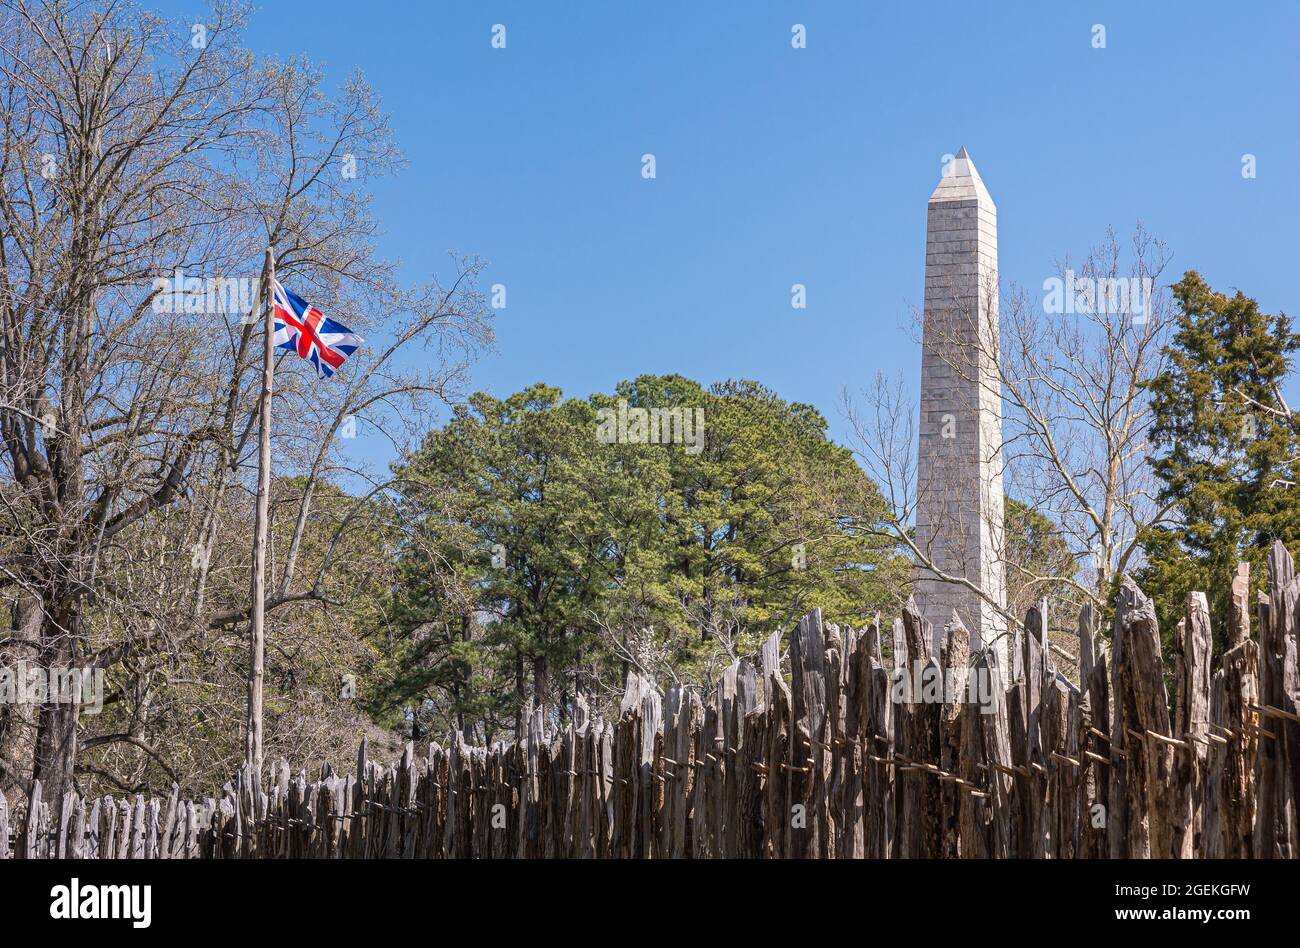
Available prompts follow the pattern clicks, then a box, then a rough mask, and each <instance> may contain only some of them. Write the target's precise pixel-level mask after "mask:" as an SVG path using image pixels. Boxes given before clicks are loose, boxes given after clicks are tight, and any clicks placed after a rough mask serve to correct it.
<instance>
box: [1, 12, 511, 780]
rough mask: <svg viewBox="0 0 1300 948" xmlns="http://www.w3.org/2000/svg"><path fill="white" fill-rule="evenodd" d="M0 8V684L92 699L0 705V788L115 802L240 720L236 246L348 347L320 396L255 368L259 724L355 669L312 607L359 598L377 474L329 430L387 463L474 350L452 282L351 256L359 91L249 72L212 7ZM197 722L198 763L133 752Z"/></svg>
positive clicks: (298, 380)
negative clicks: (264, 524) (41, 680)
mask: <svg viewBox="0 0 1300 948" xmlns="http://www.w3.org/2000/svg"><path fill="white" fill-rule="evenodd" d="M0 10H3V17H0V20H2V23H0V76H2V77H3V83H4V85H3V89H2V90H0V128H2V129H3V133H4V135H3V145H2V146H0V148H2V150H0V177H2V178H3V185H4V187H3V195H2V196H0V222H3V228H2V230H3V233H2V234H0V334H3V341H2V343H0V345H2V347H3V348H2V350H0V437H3V455H2V456H0V457H2V462H0V463H2V466H3V477H4V483H3V484H0V502H2V504H0V518H2V519H0V564H2V565H3V567H4V572H3V573H2V574H0V576H3V579H4V583H5V589H4V592H5V595H6V596H7V598H8V599H9V601H10V602H11V603H12V609H13V629H14V631H13V632H11V633H10V634H9V635H8V636H6V637H4V638H2V639H0V665H5V666H10V665H13V664H15V663H18V662H23V661H29V662H34V663H40V664H41V665H43V666H45V667H47V668H53V667H77V666H93V667H95V668H97V669H100V670H103V671H105V672H106V673H107V674H108V677H109V686H110V687H109V693H108V695H107V697H106V706H107V710H106V712H105V714H104V715H103V717H102V718H99V719H96V720H95V721H93V722H92V721H89V720H85V719H83V718H82V717H81V715H80V713H79V706H78V705H77V704H76V703H58V702H48V703H46V704H43V705H40V706H39V707H38V708H25V707H17V708H11V707H6V708H4V709H3V710H0V783H4V784H8V785H10V786H21V787H24V788H25V787H26V786H27V785H28V783H29V781H30V779H32V778H36V779H41V780H42V781H43V782H44V783H45V786H46V794H47V797H48V798H52V799H59V795H60V794H61V793H62V791H63V790H64V789H66V788H67V787H68V786H69V785H70V784H71V783H73V782H74V781H75V780H76V779H77V775H78V773H81V774H88V775H90V776H92V777H94V778H95V779H101V780H104V781H106V782H108V783H110V784H115V785H117V786H119V787H124V786H135V785H138V783H139V781H141V780H148V779H156V778H159V777H161V778H162V779H167V780H170V779H174V777H176V776H179V777H181V778H189V777H192V776H193V775H194V774H195V773H197V772H199V771H201V770H202V769H203V767H205V766H219V767H228V766H229V765H230V764H231V763H233V762H234V761H237V760H238V755H237V754H234V755H231V750H232V747H230V746H228V745H227V744H226V742H225V734H226V733H227V732H228V733H230V734H233V735H235V736H238V734H239V731H240V729H241V725H240V724H237V723H230V722H227V723H224V724H220V723H217V722H221V721H224V720H225V719H224V715H225V714H226V711H227V709H228V708H229V707H232V706H233V707H238V706H239V705H240V704H241V703H242V702H241V701H240V699H239V698H238V697H236V695H237V692H236V691H232V690H231V689H232V687H233V685H234V683H235V682H236V681H238V680H239V679H240V678H241V677H242V676H241V675H239V674H235V673H234V672H235V671H236V670H237V669H238V667H239V666H240V665H241V664H242V662H244V661H246V659H245V658H244V656H243V655H242V652H241V649H240V646H241V645H242V639H241V637H240V635H239V631H240V626H241V624H242V623H244V622H246V620H247V616H248V607H249V602H248V582H247V577H248V541H247V536H248V525H249V522H250V518H251V500H250V495H251V490H250V488H251V486H252V481H251V478H250V461H252V460H254V459H253V458H252V457H251V456H250V450H251V448H252V447H253V445H252V433H253V432H254V430H255V424H256V413H255V408H256V398H257V373H256V368H257V366H258V364H259V362H260V359H259V355H260V353H259V351H258V342H259V341H260V337H259V336H258V332H259V326H258V324H257V320H256V314H257V311H258V310H257V301H256V300H254V299H249V298H248V294H246V293H244V292H242V289H241V288H246V287H251V286H255V285H256V275H257V273H258V271H259V269H260V264H259V261H260V258H261V255H262V253H263V249H264V248H265V247H267V246H271V247H273V248H274V250H275V253H276V256H277V259H278V261H279V267H278V273H279V278H280V279H281V281H282V282H285V283H287V284H290V285H291V286H294V287H295V288H297V289H298V291H299V292H300V293H301V294H302V295H304V296H306V297H308V298H310V299H311V300H312V302H313V303H315V304H316V305H317V306H318V307H319V308H321V309H322V310H324V311H326V312H328V313H330V314H331V315H332V316H335V317H336V318H338V319H339V320H340V321H343V322H345V323H347V324H348V325H350V326H352V327H353V328H355V329H356V330H357V331H358V332H360V333H361V334H362V335H363V336H365V337H366V338H367V339H368V340H369V342H368V344H367V346H366V347H364V348H363V349H362V350H361V351H359V352H358V353H357V354H356V355H355V356H354V357H353V359H352V360H351V361H350V362H349V364H348V365H347V366H346V367H345V368H344V370H343V371H342V372H341V373H340V374H339V375H338V376H336V377H335V378H334V379H331V380H329V381H327V382H322V381H319V380H317V379H316V378H315V377H314V373H311V371H310V366H308V365H306V364H303V363H300V362H298V361H297V360H296V359H292V361H286V359H282V360H281V362H280V365H279V366H278V372H277V383H276V391H275V403H274V409H273V417H274V418H275V419H277V421H276V423H275V424H274V425H273V428H274V442H273V443H274V456H275V462H276V469H275V482H274V483H275V490H274V496H273V498H272V502H273V515H272V516H273V523H272V534H271V536H272V547H273V549H272V558H271V566H272V568H273V571H274V573H273V575H274V577H275V578H274V579H273V582H272V588H273V589H275V590H276V594H275V595H273V596H272V597H271V599H270V601H269V602H268V612H270V613H272V614H274V615H275V617H276V622H275V623H272V625H271V628H270V629H269V634H268V653H269V655H270V656H271V660H272V661H273V662H275V663H276V664H277V667H278V668H280V669H282V670H283V674H282V675H281V680H279V681H277V687H278V688H279V689H280V690H281V691H282V693H283V694H284V695H285V696H286V700H298V698H295V697H294V696H299V697H300V698H301V699H302V700H308V701H311V702H314V703H318V700H319V699H317V698H314V697H310V696H308V695H307V693H306V692H304V691H303V684H302V680H301V677H302V676H306V675H312V676H315V680H319V679H321V678H323V677H325V676H327V675H329V674H336V672H332V671H331V669H330V664H331V663H332V662H335V661H347V662H351V661H353V660H361V658H362V656H360V655H359V653H358V652H357V649H358V648H359V647H360V646H358V643H357V641H356V640H355V639H354V640H351V641H342V640H340V639H339V638H338V637H337V635H336V634H335V633H334V631H333V630H334V629H335V628H336V627H337V623H338V611H343V612H346V613H349V614H352V613H356V612H357V610H358V609H361V608H362V606H361V605H360V604H359V603H357V602H356V601H355V599H356V597H357V596H358V595H361V594H362V593H363V591H365V590H369V592H366V593H365V595H378V594H380V593H381V592H382V589H383V582H384V579H385V573H384V570H385V569H386V568H387V567H386V563H385V558H384V557H383V556H381V555H378V554H380V553H382V550H378V549H374V547H375V545H376V544H382V543H383V542H385V541H383V539H382V537H383V536H384V529H385V528H386V524H385V521H386V518H387V517H388V516H389V515H390V514H391V505H390V504H388V503H387V502H386V500H385V498H384V494H383V492H384V485H385V478H384V477H382V476H377V475H376V474H375V473H374V472H371V471H368V470H364V469H361V468H357V467H356V466H355V465H353V464H351V463H349V461H348V459H347V458H346V457H345V452H343V451H342V450H341V449H340V446H339V444H338V435H339V433H340V431H349V433H350V430H351V426H352V425H353V424H356V423H357V421H359V422H360V423H361V424H365V425H369V426H372V427H373V428H374V430H377V431H381V432H383V433H384V434H385V435H386V436H388V437H390V438H392V439H393V440H395V441H397V442H398V443H400V442H401V441H402V439H403V438H404V437H406V436H407V435H408V434H409V430H410V429H411V428H413V427H415V426H418V425H420V424H421V423H422V420H423V419H424V418H425V417H427V414H428V412H430V411H432V410H436V408H437V406H438V405H440V404H443V403H445V402H446V401H447V400H449V399H452V398H454V397H456V395H457V393H458V391H459V387H460V383H461V381H462V379H463V375H464V371H465V367H466V365H467V364H468V361H469V360H470V358H472V356H473V354H474V352H475V351H476V350H477V349H478V348H480V347H481V346H483V345H486V344H489V343H490V339H491V334H490V329H489V328H488V321H487V316H488V311H487V307H486V306H485V304H484V301H483V299H482V297H481V294H480V293H479V292H478V290H477V285H476V282H475V281H476V278H477V277H478V275H479V273H480V272H481V269H482V264H481V263H480V262H479V261H476V260H472V259H471V260H459V259H457V260H456V263H455V272H454V274H453V276H452V278H451V279H450V280H449V281H447V282H446V283H445V284H443V283H440V282H439V281H437V280H436V279H435V280H433V281H432V282H430V284H429V285H428V286H426V287H422V288H416V289H407V288H403V287H402V286H400V285H399V284H398V282H397V280H396V278H395V275H394V274H395V267H394V266H393V265H392V264H391V263H388V262H385V261H383V260H381V259H379V258H378V257H377V256H376V254H375V251H374V247H373V243H374V239H375V236H376V234H377V223H376V221H375V220H374V218H373V216H372V214H371V212H370V206H369V197H368V194H367V192H366V189H365V187H364V184H365V181H366V180H369V179H372V178H374V177H376V176H379V175H382V174H385V173H388V172H390V171H392V170H394V169H396V168H398V167H399V166H400V164H401V156H400V154H399V153H398V152H397V150H396V148H395V147H394V145H393V143H392V139H391V135H390V131H389V127H388V122H387V119H386V117H385V116H384V115H383V113H382V112H381V111H380V110H379V108H378V106H377V104H376V99H375V97H374V95H373V93H372V92H371V91H370V90H369V89H368V87H367V86H366V84H365V82H364V81H363V80H362V79H361V77H359V76H356V77H353V78H351V79H349V80H348V81H347V82H346V83H345V84H344V85H343V86H342V88H341V89H340V91H339V92H338V93H337V94H333V95H331V94H329V93H327V92H326V91H325V88H324V84H323V77H322V75H321V74H320V72H319V70H317V69H315V68H313V67H312V66H311V65H310V64H308V63H307V62H305V61H302V60H294V61H290V62H275V61H260V60H258V59H257V58H256V57H255V56H254V55H253V54H251V53H250V52H248V51H247V50H246V49H244V48H243V47H242V46H241V45H240V32H241V30H242V28H243V27H244V25H245V23H246V19H247V15H248V8H247V6H246V5H245V4H244V3H240V2H229V3H228V2H221V0H218V2H214V3H213V4H212V5H211V7H210V9H209V10H208V11H207V13H206V14H205V16H204V18H203V22H202V23H200V24H192V23H190V22H188V21H186V22H175V23H173V22H168V21H166V20H164V19H162V18H160V17H158V16H155V15H153V14H151V13H148V12H145V11H142V10H141V9H139V8H138V7H136V6H135V5H134V4H133V3H129V2H112V0H104V2H80V0H0ZM200 27H201V29H200ZM195 284H197V289H196V286H195ZM214 287H215V292H214ZM177 288H179V289H180V290H181V292H176V290H177ZM223 294H225V295H223ZM250 317H252V318H250ZM419 347H423V349H424V352H422V353H421V355H420V358H419V359H418V360H411V359H407V358H404V357H403V356H401V355H400V353H402V352H404V351H406V350H409V349H413V348H419ZM286 358H290V359H291V358H292V357H288V356H287V354H286ZM342 482H348V483H351V484H356V483H360V484H362V485H367V486H364V487H363V491H362V496H360V497H349V496H347V495H346V494H344V493H343V492H341V491H340V490H339V489H338V488H337V486H334V485H337V484H338V483H342ZM327 484H328V485H330V489H329V490H328V491H326V494H325V495H322V489H323V485H327ZM322 498H324V499H322ZM286 511H287V513H286ZM277 514H278V515H279V517H280V520H281V523H280V524H279V525H277V524H276V523H275V522H274V518H275V516H276V515H277ZM286 518H287V523H288V524H292V525H293V526H292V528H291V529H288V530H286V528H285V520H286ZM309 539H310V540H311V542H310V543H309V542H308V540H309ZM388 559H391V557H389V558H388ZM340 564H347V568H345V569H340V568H337V567H339V565H340ZM304 576H305V577H306V578H305V581H304V580H300V577H304ZM306 609H316V610H323V609H335V610H336V614H335V616H334V617H333V618H330V619H329V620H328V621H321V620H320V619H319V618H317V617H316V616H315V615H314V614H312V613H309V612H304V610H306ZM291 630H292V631H291ZM304 630H311V633H312V634H311V635H310V636H309V637H307V638H306V640H305V641H306V642H307V643H308V647H304V640H303V632H304ZM310 648H314V649H315V654H310ZM345 667H346V666H345ZM200 709H201V710H200ZM336 710H337V713H339V714H346V713H347V711H346V708H343V707H340V708H338V709H336ZM290 717H291V716H290V715H288V714H286V715H284V719H285V720H286V721H287V720H288V719H289V718H290ZM200 720H201V721H202V722H204V723H205V725H206V724H212V725H214V726H213V727H212V730H211V732H210V733H211V734H212V736H213V740H214V741H216V742H219V743H214V744H212V745H211V746H210V747H208V748H207V749H208V750H209V751H210V752H211V753H210V754H209V760H207V761H203V760H201V758H202V757H203V748H202V746H201V744H202V742H201V741H196V742H195V744H196V747H192V748H180V747H177V746H174V745H169V743H168V742H166V741H162V740H158V739H156V738H157V737H158V736H159V735H165V734H169V733H175V732H176V730H177V729H182V730H184V729H186V728H188V729H189V730H190V731H191V732H194V731H196V730H198V726H197V725H196V722H197V721H200ZM237 720H238V717H236V718H234V719H232V721H237ZM286 727H287V728H288V731H286V733H285V734H284V735H283V737H284V738H285V739H286V740H289V741H291V742H292V741H311V740H319V739H320V735H319V734H317V733H311V727H310V725H309V724H308V723H307V722H300V723H297V724H287V725H286ZM83 736H84V737H85V740H84V741H83V740H80V738H81V737H83ZM272 737H273V743H274V741H275V740H277V739H278V738H277V737H276V736H274V735H273V736H272ZM238 743H242V742H238V741H237V742H235V746H237V745H238ZM79 747H84V748H85V750H86V751H87V752H88V754H89V755H90V757H91V758H93V760H90V759H85V760H82V759H81V756H82V755H79ZM150 774H153V775H154V777H153V778H151V777H150V776H149V775H150Z"/></svg>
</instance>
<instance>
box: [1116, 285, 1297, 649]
mask: <svg viewBox="0 0 1300 948" xmlns="http://www.w3.org/2000/svg"><path fill="white" fill-rule="evenodd" d="M1173 291H1174V297H1175V299H1176V300H1177V301H1178V304H1179V308H1180V313H1179V316H1178V323H1177V325H1178V329H1177V333H1176V335H1175V336H1174V339H1173V342H1172V343H1171V345H1170V346H1169V348H1168V349H1167V352H1166V354H1167V356H1168V365H1167V368H1166V369H1165V371H1163V372H1162V373H1161V374H1160V375H1158V376H1157V377H1155V378H1154V379H1152V380H1151V381H1150V382H1149V383H1148V384H1147V387H1148V389H1149V390H1150V391H1151V393H1152V399H1153V406H1154V410H1155V424H1154V426H1153V430H1152V441H1153V442H1154V444H1155V445H1156V447H1157V453H1156V456H1155V457H1154V459H1153V460H1152V468H1153V470H1154V472H1155V474H1156V477H1157V478H1158V479H1159V482H1160V491H1159V499H1160V501H1161V502H1162V503H1164V504H1168V505H1170V507H1171V510H1172V514H1173V522H1172V523H1165V524H1157V525H1156V526H1154V527H1152V528H1150V529H1148V530H1147V531H1146V533H1145V535H1144V537H1143V542H1144V546H1145V549H1146V552H1147V564H1146V566H1145V567H1144V569H1143V570H1142V571H1141V573H1140V575H1139V577H1138V579H1139V582H1140V583H1141V584H1142V586H1143V588H1144V589H1146V590H1147V591H1148V592H1149V593H1151V594H1152V595H1154V596H1155V597H1156V603H1157V606H1158V608H1159V611H1160V619H1161V627H1162V628H1163V629H1165V630H1166V632H1167V633H1168V632H1169V631H1170V630H1172V629H1173V627H1174V626H1175V625H1176V624H1177V621H1178V619H1179V618H1181V616H1182V615H1183V611H1184V603H1185V599H1186V595H1187V593H1188V592H1190V591H1192V590H1202V591H1204V592H1206V593H1207V595H1209V596H1210V597H1211V599H1210V610H1211V616H1212V620H1213V623H1214V629H1215V635H1216V637H1217V638H1219V640H1220V642H1222V639H1223V635H1224V630H1225V628H1226V623H1227V618H1228V609H1229V597H1230V588H1231V581H1232V577H1233V576H1234V575H1235V572H1236V564H1237V562H1238V561H1239V560H1247V561H1248V562H1250V564H1251V569H1252V577H1253V583H1254V586H1255V588H1256V589H1258V588H1260V587H1261V586H1262V584H1263V581H1264V561H1265V555H1266V552H1267V550H1268V547H1269V546H1270V545H1271V544H1272V543H1273V541H1274V540H1275V539H1281V540H1283V541H1284V542H1287V543H1293V542H1295V541H1296V540H1297V539H1300V503H1297V502H1296V498H1297V493H1296V492H1297V490H1300V487H1297V486H1296V483H1295V482H1298V481H1300V470H1297V461H1296V458H1297V455H1298V454H1300V439H1298V438H1297V432H1296V428H1295V420H1294V417H1291V418H1286V417H1284V416H1283V414H1281V413H1279V409H1281V408H1282V403H1281V401H1280V396H1279V392H1280V386H1281V384H1282V382H1283V380H1284V379H1285V378H1286V376H1287V375H1288V373H1289V372H1290V369H1291V363H1292V358H1293V355H1294V353H1295V351H1296V349H1297V348H1298V347H1300V336H1297V334H1296V333H1295V332H1293V331H1292V326H1291V321H1290V319H1288V318H1287V316H1285V315H1284V314H1281V313H1279V314H1277V315H1269V314H1267V313H1262V312H1260V310H1259V307H1258V305H1257V304H1256V302H1255V300H1253V299H1250V298H1249V297H1247V296H1245V295H1244V294H1242V293H1241V292H1240V291H1238V292H1237V293H1236V294H1235V295H1234V296H1231V297H1229V296H1227V295H1225V294H1223V293H1218V292H1215V291H1214V290H1212V289H1211V288H1210V287H1209V286H1207V285H1206V283H1205V281H1204V280H1202V278H1201V277H1200V275H1199V274H1198V273H1196V272H1195V271H1188V272H1187V273H1186V274H1185V275H1184V277H1183V279H1182V280H1181V281H1180V282H1179V283H1176V284H1174V287H1173ZM1288 482H1290V483H1288Z"/></svg>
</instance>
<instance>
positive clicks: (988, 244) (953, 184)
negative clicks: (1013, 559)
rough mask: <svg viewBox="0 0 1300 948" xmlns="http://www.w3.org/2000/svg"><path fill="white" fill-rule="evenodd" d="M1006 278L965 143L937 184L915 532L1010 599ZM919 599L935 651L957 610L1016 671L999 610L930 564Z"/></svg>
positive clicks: (955, 567)
mask: <svg viewBox="0 0 1300 948" xmlns="http://www.w3.org/2000/svg"><path fill="white" fill-rule="evenodd" d="M997 280H998V211H997V207H996V206H995V205H994V204H993V199H992V198H991V197H989V192H988V189H986V188H985V187H984V182H983V181H981V180H980V176H979V172H978V171H976V170H975V165H974V163H973V162H972V161H971V160H970V156H969V155H967V154H966V149H965V148H962V150H961V151H960V152H958V153H957V156H956V158H955V159H953V160H952V161H950V162H949V163H948V164H947V165H946V166H945V168H944V174H943V177H942V178H941V179H940V181H939V186H938V187H936V188H935V189H934V193H933V194H932V195H930V203H929V217H928V222H927V226H926V240H925V314H924V328H923V332H922V355H921V417H920V445H919V450H918V454H917V503H916V538H917V544H918V546H919V548H920V549H921V550H922V551H924V553H925V555H927V556H929V557H930V562H931V563H933V565H934V567H935V570H936V571H937V572H938V573H942V574H945V575H946V576H948V577H954V578H959V579H963V578H964V579H966V580H969V581H970V583H972V584H973V585H974V586H976V587H978V588H979V589H982V590H984V591H985V592H987V593H988V594H989V595H991V596H992V597H993V598H994V600H995V601H996V602H997V603H999V604H1000V605H1002V606H1005V605H1006V573H1005V568H1004V563H1003V558H1002V550H1003V536H1002V402H1001V396H1000V391H1001V390H1000V386H999V384H998V377H997V372H996V362H995V361H994V360H995V359H996V354H997V351H998V346H997V341H998V340H997V325H998V323H997V318H998V283H997ZM916 600H917V605H918V606H919V607H920V609H921V612H922V614H923V615H924V616H925V618H926V619H928V620H929V621H930V623H931V625H932V626H933V627H934V637H935V649H936V653H937V650H938V647H939V643H941V642H942V640H943V634H944V629H945V627H946V626H947V625H948V623H949V621H950V619H951V617H952V614H953V612H954V610H955V611H956V612H957V614H958V615H959V616H960V617H961V619H962V622H963V623H964V624H965V626H966V628H967V629H968V630H969V631H970V633H971V651H972V652H974V651H975V649H976V648H978V647H979V646H980V645H981V644H987V643H990V642H994V643H995V648H996V649H997V652H998V667H999V669H1000V670H1001V672H1002V678H1003V681H1006V680H1007V673H1008V666H1007V662H1006V658H1007V648H1006V644H1007V636H1006V635H1005V632H1006V628H1007V625H1006V620H1005V618H1004V617H1003V616H1002V615H1000V614H999V613H998V612H997V610H996V609H994V608H993V607H992V606H990V605H989V603H988V602H986V601H985V600H984V599H983V598H982V597H981V596H979V595H978V594H976V593H975V592H973V591H971V590H969V589H968V588H966V587H965V586H963V585H961V584H960V583H953V582H946V581H944V580H940V579H938V578H936V573H935V572H932V571H930V570H929V569H926V568H925V567H924V566H922V565H921V564H918V565H917V585H916Z"/></svg>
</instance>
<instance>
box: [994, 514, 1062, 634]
mask: <svg viewBox="0 0 1300 948" xmlns="http://www.w3.org/2000/svg"><path fill="white" fill-rule="evenodd" d="M1003 517H1004V524H1003V532H1004V536H1005V540H1006V554H1005V558H1006V562H1007V607H1008V608H1009V609H1010V611H1011V613H1012V615H1015V616H1016V617H1018V618H1021V619H1023V618H1024V616H1025V613H1026V612H1027V611H1028V610H1029V607H1030V606H1033V605H1036V604H1037V603H1038V602H1039V601H1040V600H1042V599H1047V608H1048V622H1049V624H1050V626H1051V628H1053V629H1073V628H1077V625H1078V618H1079V606H1080V600H1081V596H1080V593H1079V590H1077V589H1076V588H1074V586H1072V585H1071V581H1072V580H1075V579H1076V578H1077V576H1078V573H1079V564H1078V561H1077V560H1075V558H1074V554H1073V553H1072V552H1071V551H1070V545H1069V543H1067V542H1066V540H1065V538H1064V537H1063V536H1062V535H1061V531H1060V528H1059V527H1057V526H1056V525H1055V524H1054V523H1053V522H1052V521H1051V519H1049V518H1048V517H1046V516H1044V515H1043V514H1042V513H1040V512H1038V511H1037V510H1034V509H1033V508H1032V507H1028V506H1026V505H1025V504H1022V503H1021V502H1020V501H1018V500H1015V499H1014V498H1012V497H1007V498H1005V499H1004V502H1003Z"/></svg>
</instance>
